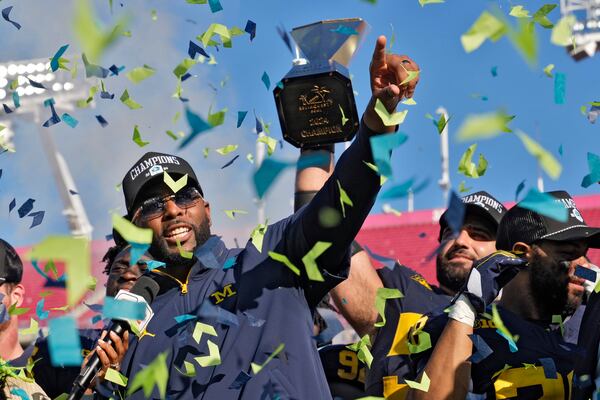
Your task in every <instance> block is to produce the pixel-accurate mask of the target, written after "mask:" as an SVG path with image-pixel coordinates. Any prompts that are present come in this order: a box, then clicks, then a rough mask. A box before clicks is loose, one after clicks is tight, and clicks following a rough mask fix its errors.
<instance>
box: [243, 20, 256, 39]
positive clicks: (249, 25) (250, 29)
mask: <svg viewBox="0 0 600 400" xmlns="http://www.w3.org/2000/svg"><path fill="white" fill-rule="evenodd" d="M244 31H245V32H246V33H248V34H249V35H250V41H252V40H253V39H254V38H255V37H256V23H254V22H252V21H250V20H248V22H246V27H245V28H244Z"/></svg>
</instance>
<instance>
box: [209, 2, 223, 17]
mask: <svg viewBox="0 0 600 400" xmlns="http://www.w3.org/2000/svg"><path fill="white" fill-rule="evenodd" d="M208 5H209V6H210V11H211V12H212V13H213V14H214V13H216V12H219V11H221V10H223V6H221V3H220V2H219V0H208Z"/></svg>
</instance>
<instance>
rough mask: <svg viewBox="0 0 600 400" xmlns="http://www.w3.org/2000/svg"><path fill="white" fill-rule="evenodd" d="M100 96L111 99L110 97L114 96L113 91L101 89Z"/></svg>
mask: <svg viewBox="0 0 600 400" xmlns="http://www.w3.org/2000/svg"><path fill="white" fill-rule="evenodd" d="M100 98H101V99H108V100H112V99H114V98H115V95H114V93H109V92H105V91H101V92H100Z"/></svg>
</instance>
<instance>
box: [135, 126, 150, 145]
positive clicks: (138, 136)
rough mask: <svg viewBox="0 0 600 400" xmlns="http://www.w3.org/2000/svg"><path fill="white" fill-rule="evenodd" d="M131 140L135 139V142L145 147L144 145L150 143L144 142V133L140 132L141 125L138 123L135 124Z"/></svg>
mask: <svg viewBox="0 0 600 400" xmlns="http://www.w3.org/2000/svg"><path fill="white" fill-rule="evenodd" d="M131 140H133V142H134V143H135V144H137V145H138V146H140V147H144V146H146V145H147V144H149V143H150V142H144V141H143V140H142V135H141V134H140V130H139V127H138V126H137V125H135V126H134V127H133V136H132V138H131Z"/></svg>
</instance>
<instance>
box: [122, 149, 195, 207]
mask: <svg viewBox="0 0 600 400" xmlns="http://www.w3.org/2000/svg"><path fill="white" fill-rule="evenodd" d="M164 172H168V173H169V175H170V176H171V177H173V179H176V178H178V177H181V176H183V175H185V174H187V175H188V185H192V186H195V187H196V188H198V190H199V191H200V194H201V195H202V196H204V193H202V188H201V187H200V184H199V183H198V178H196V174H195V173H194V170H193V169H192V167H191V166H190V164H189V163H188V162H187V161H185V160H184V159H183V158H181V157H178V156H174V155H171V154H164V153H155V152H149V153H146V154H144V155H143V156H142V158H140V159H139V160H138V161H136V162H135V164H133V166H132V167H131V168H130V169H129V171H127V174H126V175H125V177H124V178H123V194H124V195H125V206H126V207H127V213H128V215H129V216H131V213H132V211H133V210H132V208H133V206H134V205H135V204H136V200H137V196H138V194H139V193H140V191H141V190H142V188H143V187H144V186H145V185H146V184H147V183H149V182H150V181H153V180H155V179H157V178H158V179H160V180H161V181H162V180H163V179H164V178H163V173H164Z"/></svg>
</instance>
